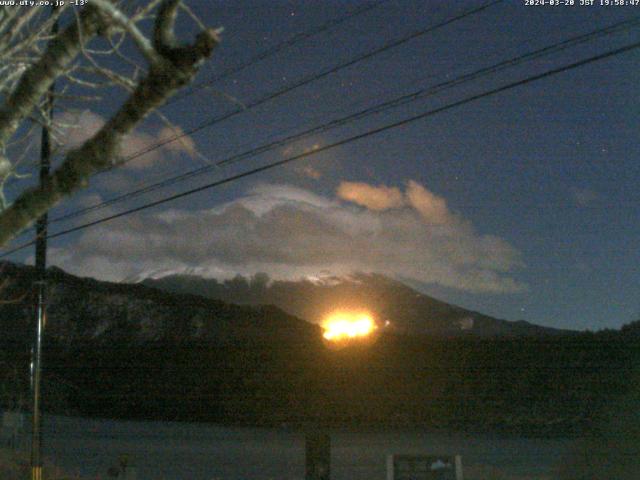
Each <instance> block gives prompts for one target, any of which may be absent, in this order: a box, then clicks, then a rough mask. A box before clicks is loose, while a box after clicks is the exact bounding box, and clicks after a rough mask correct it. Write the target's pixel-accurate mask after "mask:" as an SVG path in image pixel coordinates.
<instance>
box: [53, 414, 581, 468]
mask: <svg viewBox="0 0 640 480" xmlns="http://www.w3.org/2000/svg"><path fill="white" fill-rule="evenodd" d="M330 434H331V455H332V459H331V462H332V465H331V473H332V474H331V478H332V480H375V479H381V480H383V479H384V478H385V472H386V470H385V468H386V456H387V455H388V454H392V453H396V454H399V453H403V454H406V453H416V454H417V453H424V454H430V453H434V454H460V455H462V459H463V463H464V466H465V467H469V466H474V465H489V466H494V467H497V468H499V469H500V470H502V471H505V472H508V473H510V474H516V475H544V474H550V473H551V472H552V471H553V469H554V467H555V466H556V465H558V464H559V463H560V462H562V459H563V456H564V455H565V454H566V452H567V451H568V449H569V448H570V447H571V445H572V444H573V442H574V441H575V440H570V439H542V438H517V437H508V436H498V435H478V434H469V435H466V434H445V433H427V432H421V431H397V430H391V431H386V432H379V431H377V432H364V433H354V432H346V431H339V430H332V431H331V432H330ZM43 449H44V456H45V458H46V459H47V460H49V461H51V462H52V463H55V464H57V465H58V466H60V467H62V468H63V469H64V470H66V471H68V472H69V473H72V474H75V473H77V474H80V475H83V476H89V477H94V478H95V477H97V476H99V477H100V478H102V479H105V478H108V477H107V475H106V472H107V470H108V468H109V467H110V466H112V465H116V464H117V461H118V457H119V456H120V455H121V454H127V455H129V457H130V458H131V463H132V464H133V465H135V467H136V469H137V478H138V480H146V479H154V480H162V479H164V480H178V479H180V480H182V479H189V480H212V479H219V480H267V479H274V480H275V479H281V480H295V479H303V478H304V435H303V434H302V433H299V432H295V431H291V430H286V429H281V430H278V429H266V428H240V427H224V426H216V425H206V424H188V423H178V422H130V421H114V420H102V419H88V418H73V417H63V416H53V415H47V416H45V423H44V445H43Z"/></svg>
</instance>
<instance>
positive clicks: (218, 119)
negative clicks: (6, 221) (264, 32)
mask: <svg viewBox="0 0 640 480" xmlns="http://www.w3.org/2000/svg"><path fill="white" fill-rule="evenodd" d="M504 1H505V0H492V1H490V2H486V3H484V4H482V5H480V6H479V7H474V8H472V9H469V10H466V11H464V12H463V13H460V14H458V15H455V16H453V17H451V18H448V19H446V20H443V21H442V22H439V23H437V24H435V25H432V26H429V27H426V28H423V29H420V30H417V31H415V32H413V33H411V34H409V35H406V36H404V37H402V38H400V39H398V40H394V41H391V42H388V43H385V44H384V45H382V46H381V47H378V48H375V49H373V50H371V51H369V52H367V53H364V54H361V55H358V56H357V57H355V58H352V59H350V60H347V61H346V62H343V63H340V64H338V65H335V66H333V67H330V68H328V69H326V70H323V71H322V72H320V73H316V74H312V75H310V76H307V77H305V78H303V79H302V80H298V81H297V82H294V83H292V84H290V85H288V86H286V87H284V88H282V89H279V90H277V91H275V92H271V93H268V94H267V95H265V96H263V97H261V98H259V99H257V100H254V101H252V102H250V103H248V104H247V105H245V106H244V107H243V108H238V109H235V110H233V111H231V112H227V113H224V114H222V115H218V116H215V117H213V118H210V119H208V120H206V121H204V122H202V123H200V124H199V125H197V126H195V127H193V128H191V129H188V130H186V131H184V132H182V133H179V134H176V135H173V136H171V137H169V138H166V139H164V140H162V141H160V142H157V143H155V144H153V145H150V146H148V147H146V148H143V149H141V150H139V151H138V152H136V153H134V154H132V155H130V156H129V157H127V158H125V159H123V160H121V161H119V162H117V163H116V164H115V165H113V166H110V167H107V168H105V169H103V170H100V171H98V172H97V173H96V174H95V175H99V174H101V173H106V172H109V171H111V170H113V169H115V168H118V167H121V166H122V165H125V164H127V163H129V162H131V161H133V160H135V159H136V158H139V157H141V156H143V155H145V154H147V153H149V152H152V151H154V150H157V149H158V148H161V147H163V146H165V145H167V144H169V143H172V142H174V141H176V140H179V139H180V138H184V137H186V136H189V135H193V134H194V133H197V132H199V131H201V130H204V129H205V128H210V127H212V126H213V125H215V124H218V123H220V122H222V121H224V120H227V119H229V118H232V117H235V116H236V115H239V114H241V113H243V112H246V111H248V110H252V109H254V108H256V107H258V106H260V105H263V104H265V103H267V102H269V101H271V100H274V99H276V98H279V97H281V96H283V95H286V94H288V93H290V92H292V91H293V90H296V89H298V88H300V87H303V86H305V85H309V84H310V83H313V82H315V81H317V80H320V79H322V78H325V77H327V76H329V75H332V74H334V73H336V72H338V71H340V70H343V69H345V68H348V67H351V66H353V65H355V64H357V63H360V62H362V61H364V60H367V59H369V58H372V57H375V56H376V55H379V54H381V53H383V52H386V51H388V50H391V49H393V48H396V47H398V46H400V45H403V44H405V43H407V42H409V41H411V40H414V39H416V38H418V37H420V36H423V35H426V34H428V33H432V32H434V31H435V30H438V29H440V28H443V27H445V26H447V25H450V24H452V23H454V22H457V21H459V20H462V19H464V18H467V17H469V16H471V15H475V14H477V13H480V12H482V11H484V10H486V9H488V8H490V7H492V6H494V5H498V4H500V3H502V2H504Z"/></svg>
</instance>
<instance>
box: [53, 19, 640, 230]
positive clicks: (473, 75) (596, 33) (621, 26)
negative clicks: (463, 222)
mask: <svg viewBox="0 0 640 480" xmlns="http://www.w3.org/2000/svg"><path fill="white" fill-rule="evenodd" d="M639 24H640V17H634V18H632V19H629V20H624V21H621V22H618V23H615V24H613V25H610V26H607V27H604V28H600V29H597V30H593V31H591V32H588V33H585V34H581V35H577V36H574V37H571V38H569V39H566V40H563V41H560V42H557V43H554V44H552V45H548V46H546V47H543V48H540V49H537V50H534V51H531V52H527V53H525V54H522V55H518V56H516V57H513V58H511V59H508V60H504V61H501V62H499V63H497V64H494V65H491V66H488V67H483V68H480V69H477V70H475V71H473V72H470V73H467V74H464V75H462V76H460V77H456V78H454V79H451V80H447V81H444V82H440V83H437V84H435V85H432V86H429V87H426V88H421V89H419V90H417V91H414V92H411V93H408V94H404V95H400V96H398V97H394V98H393V99H391V100H387V101H385V102H381V103H378V104H376V105H374V106H371V107H367V108H365V109H363V110H360V111H358V112H355V113H352V114H349V115H347V116H343V117H340V118H337V119H334V120H331V121H330V122H328V123H323V124H320V125H316V126H314V127H312V128H310V129H307V130H305V131H303V132H299V133H296V134H292V135H289V136H286V137H283V138H281V139H278V140H275V141H272V142H270V143H267V144H264V145H261V146H259V147H256V148H252V149H249V150H246V151H244V152H242V153H238V154H235V155H233V156H231V157H228V158H226V159H224V160H221V161H218V162H216V163H215V164H213V165H207V166H204V167H200V168H196V169H193V170H190V171H188V172H185V173H182V174H179V175H174V176H172V177H169V178H166V179H164V180H161V181H159V182H156V183H153V184H150V185H147V186H144V187H142V188H139V189H136V190H133V191H131V192H127V193H125V194H122V195H119V196H117V197H113V198H111V199H108V200H105V201H102V202H100V203H97V204H95V205H91V206H88V207H85V208H82V209H79V210H76V211H74V212H70V213H67V214H64V215H61V216H59V217H55V218H53V219H51V220H50V222H51V223H54V222H60V221H65V220H70V219H72V218H76V217H78V216H82V215H85V214H87V213H90V212H94V211H96V210H100V209H103V208H106V207H108V206H111V205H114V204H116V203H120V202H122V201H125V200H129V199H132V198H136V197H138V196H140V195H143V194H146V193H150V192H152V191H155V190H158V189H160V188H164V187H168V186H171V185H174V184H176V183H178V182H181V181H184V180H187V179H189V178H192V177H195V176H198V175H202V174H205V173H209V172H211V171H214V170H215V169H217V168H219V167H222V166H226V165H229V164H232V163H236V162H238V161H240V160H243V159H246V158H250V157H254V156H256V155H259V154H261V153H264V152H267V151H269V150H273V149H274V148H278V147H282V146H285V145H287V144H290V143H293V142H295V141H298V140H300V139H302V138H306V137H308V136H310V135H313V134H316V133H321V132H326V131H328V130H329V129H331V128H335V127H337V126H341V125H344V124H346V123H349V122H352V121H355V120H360V119H362V118H365V117H367V116H369V115H373V114H378V113H381V112H383V111H386V110H388V109H390V108H396V107H399V106H401V105H404V104H406V103H409V102H412V101H415V100H418V99H423V98H426V97H429V96H432V95H435V94H437V93H440V92H442V91H444V90H446V89H449V88H452V87H455V86H458V85H461V84H464V83H467V82H470V81H473V80H477V79H478V78H481V77H483V76H485V75H489V74H494V73H497V72H500V71H502V70H504V69H506V68H510V67H514V66H517V65H520V64H522V63H524V62H527V61H531V60H534V59H538V58H541V57H543V56H546V55H550V54H554V53H558V52H561V51H563V50H566V49H567V48H570V47H574V46H576V45H579V44H582V43H585V42H588V41H591V40H593V39H595V38H599V37H602V36H604V35H610V34H613V33H618V32H621V31H623V30H626V29H628V28H631V27H633V26H637V25H639Z"/></svg>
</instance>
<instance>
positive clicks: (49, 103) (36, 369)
mask: <svg viewBox="0 0 640 480" xmlns="http://www.w3.org/2000/svg"><path fill="white" fill-rule="evenodd" d="M55 12H56V7H55V6H54V7H53V8H52V11H51V13H52V15H55ZM51 33H52V35H54V36H55V35H56V34H57V33H58V22H57V20H56V21H55V23H54V24H53V27H52V29H51ZM54 92H55V82H54V83H52V84H51V87H49V91H48V92H47V97H46V99H45V106H44V112H45V119H44V124H43V126H42V139H41V143H40V188H45V187H46V184H47V182H48V181H49V171H50V169H51V132H50V126H51V120H52V118H53V100H54ZM47 224H48V215H47V213H44V214H43V215H42V216H41V217H40V218H38V222H37V224H36V276H37V280H36V302H37V304H36V328H35V338H34V344H33V347H32V350H31V395H32V401H33V404H32V405H33V411H32V415H33V416H32V430H31V480H42V452H41V450H42V431H41V430H42V417H41V413H40V411H41V408H42V404H41V392H40V383H41V376H42V337H43V335H44V329H45V326H46V323H47V310H46V301H47V288H46V276H47Z"/></svg>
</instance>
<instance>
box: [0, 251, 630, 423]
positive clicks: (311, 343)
mask: <svg viewBox="0 0 640 480" xmlns="http://www.w3.org/2000/svg"><path fill="white" fill-rule="evenodd" d="M35 278H36V277H35V271H34V269H33V268H32V267H26V266H19V265H14V264H11V263H0V284H1V285H2V288H0V329H1V330H0V331H1V332H2V335H0V409H4V408H15V407H16V405H20V404H24V399H25V398H28V392H29V375H28V372H29V361H30V356H29V347H30V339H31V338H32V337H33V335H32V332H33V301H32V300H33V299H32V298H31V296H32V294H30V292H32V291H33V281H34V280H35ZM267 280H268V279H267V278H266V277H265V276H257V277H254V278H253V279H251V280H250V281H246V280H241V279H240V278H238V279H235V283H236V284H237V286H238V288H240V287H243V288H245V287H246V288H248V290H247V291H246V292H245V293H247V294H248V293H252V294H255V295H256V296H255V297H245V298H251V300H252V301H254V302H258V301H263V300H264V299H265V298H267V296H266V293H265V292H269V290H271V289H273V290H272V291H281V292H282V295H284V296H285V298H292V296H295V295H301V296H303V295H305V296H304V297H302V298H300V299H298V303H295V305H300V306H304V305H305V302H309V303H310V304H311V305H315V306H316V307H318V308H319V307H320V306H323V305H325V304H323V303H322V301H328V300H327V299H329V300H331V302H332V303H331V305H332V306H335V305H339V304H340V302H339V300H343V301H344V302H347V300H348V301H349V302H355V301H356V300H358V301H365V300H366V301H367V302H368V303H367V306H370V307H371V306H372V305H373V306H372V307H371V308H372V309H373V308H376V309H378V311H377V312H376V313H377V314H378V315H381V318H383V319H384V318H392V319H394V317H391V315H394V312H398V311H402V309H403V308H409V307H411V306H413V305H418V306H420V307H421V308H424V309H425V310H426V309H427V307H429V308H430V309H431V310H430V311H431V312H437V313H438V315H440V317H439V318H440V319H443V320H441V321H442V322H443V324H444V325H446V321H447V318H448V317H446V314H447V312H450V313H451V317H449V318H448V321H449V322H455V321H457V320H458V319H459V318H460V316H464V315H468V314H473V312H467V311H465V310H462V309H456V307H453V306H448V305H446V304H443V303H442V302H437V301H435V300H433V299H429V297H426V296H419V297H418V296H416V292H415V291H414V290H411V289H410V288H408V287H406V286H403V285H402V284H399V283H397V282H393V281H391V280H389V279H386V278H384V277H380V276H363V275H358V276H354V277H351V278H349V279H336V278H333V279H322V280H315V281H311V280H309V281H307V282H302V283H297V282H280V283H279V282H268V281H267ZM200 281H201V282H205V281H204V280H202V279H200ZM207 282H208V281H207ZM47 284H48V290H49V302H48V303H49V305H48V320H47V327H46V330H45V341H44V353H43V358H44V369H43V391H44V392H46V393H45V395H44V397H43V398H44V408H45V410H46V411H49V412H58V413H73V414H79V415H85V416H100V417H111V418H136V419H155V420H159V419H162V420H183V421H208V422H219V423H233V424H250V425H282V424H283V423H286V424H288V425H291V426H299V427H301V428H302V427H304V428H309V427H310V426H311V427H313V428H315V427H316V426H318V425H328V426H339V427H345V426H349V427H359V426H370V425H376V426H378V425H379V426H390V425H393V426H402V427H410V428H416V427H418V426H422V427H429V428H442V429H447V430H470V429H473V430H485V431H487V430H489V431H496V430H500V431H510V432H519V433H535V434H545V435H547V434H553V435H555V434H562V435H565V434H568V433H576V432H579V431H581V429H582V428H583V427H584V426H586V425H589V424H591V423H592V422H593V421H594V419H595V417H596V416H597V415H598V414H599V413H598V412H599V411H600V408H602V407H603V406H605V405H608V404H611V402H612V400H613V399H615V398H616V397H619V396H620V395H623V394H625V393H628V392H630V391H631V389H632V388H633V386H634V385H636V383H634V382H633V381H631V380H630V379H632V378H634V375H635V373H634V366H635V365H638V364H640V363H639V362H638V356H639V354H640V348H639V347H640V337H639V336H638V335H637V334H634V332H635V330H637V325H631V326H629V328H628V329H627V330H628V331H626V330H625V331H620V332H619V331H610V332H602V333H597V334H592V333H586V332H585V333H576V334H572V335H559V334H557V332H554V334H553V335H537V336H518V335H510V336H509V335H507V336H503V335H497V336H496V335H494V336H491V335H454V336H437V335H430V336H426V335H397V334H393V332H389V331H385V332H384V333H383V334H381V335H379V336H378V338H377V340H376V341H375V342H373V343H370V344H352V345H350V346H349V347H347V348H343V349H338V350H336V349H331V348H325V345H324V344H323V342H322V339H321V335H320V333H321V332H320V328H319V327H318V326H317V325H314V324H311V323H308V322H306V321H304V320H301V319H299V318H297V317H294V316H292V315H290V314H287V313H285V312H284V311H283V310H281V309H279V308H278V307H276V306H252V305H244V306H239V305H233V304H229V303H225V302H222V301H220V300H215V299H210V298H204V297H202V296H198V295H193V294H186V293H171V292H167V291H163V290H159V289H156V288H151V287H149V286H146V285H141V284H136V285H131V284H118V283H110V282H101V281H97V280H94V279H90V278H78V277H75V276H73V275H69V274H67V273H65V272H63V271H62V270H59V269H56V268H51V269H49V270H48V272H47ZM231 284H233V282H229V285H231ZM222 285H224V284H222ZM247 286H248V287H247ZM260 286H262V287H260ZM276 287H277V288H276ZM288 287H291V288H288ZM292 287H296V288H297V289H296V288H292ZM347 287H348V288H347ZM225 288H229V289H230V290H232V291H235V290H234V289H231V288H230V287H229V286H228V285H227V286H225ZM261 288H262V295H263V296H259V295H258V293H257V292H260V291H261ZM278 288H280V289H281V290H278ZM236 290H237V289H236ZM238 291H239V290H238ZM314 295H315V296H314ZM269 298H275V296H274V297H269ZM402 299H405V303H399V304H398V305H394V304H393V302H400V301H401V300H402ZM291 301H292V302H293V299H292V300H291ZM314 302H315V303H314ZM375 302H378V303H375ZM349 305H350V306H354V305H353V303H349ZM438 308H440V310H438ZM443 312H444V313H443ZM383 315H389V317H387V316H383ZM414 315H415V318H416V321H420V322H422V317H421V316H420V312H417V313H414ZM433 315H435V314H433ZM408 318H411V317H408ZM463 318H464V317H463ZM491 321H493V322H497V323H495V325H501V323H500V322H501V321H499V320H495V319H490V320H487V322H491ZM475 322H476V320H475V318H474V324H475ZM433 324H435V325H437V323H435V322H434V323H433ZM481 324H482V323H481ZM505 324H507V325H509V322H505ZM407 325H411V324H410V323H408V322H407ZM418 325H419V326H421V327H422V326H424V324H423V323H418ZM428 325H430V324H428ZM443 331H445V332H447V331H450V330H443ZM465 332H466V331H465Z"/></svg>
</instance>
